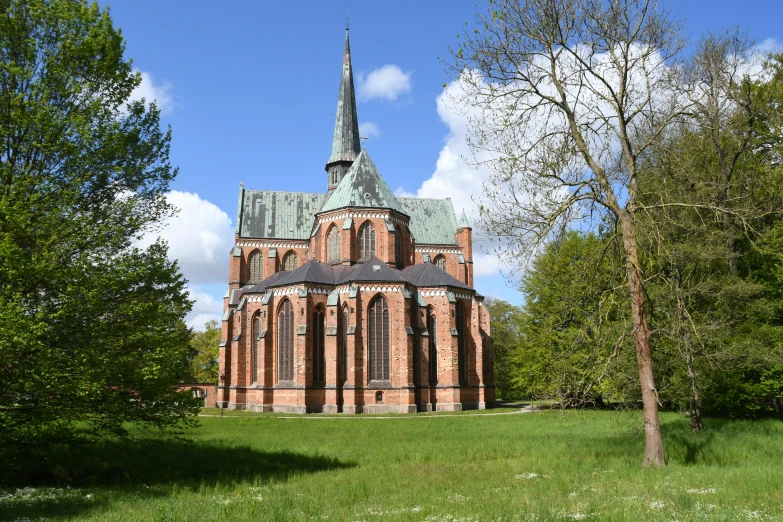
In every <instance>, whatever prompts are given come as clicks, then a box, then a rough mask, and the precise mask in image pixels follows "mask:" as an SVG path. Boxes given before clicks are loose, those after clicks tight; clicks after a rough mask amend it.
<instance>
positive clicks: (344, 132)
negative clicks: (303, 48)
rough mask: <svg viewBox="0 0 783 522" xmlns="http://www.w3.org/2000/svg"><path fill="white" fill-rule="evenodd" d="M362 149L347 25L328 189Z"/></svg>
mask: <svg viewBox="0 0 783 522" xmlns="http://www.w3.org/2000/svg"><path fill="white" fill-rule="evenodd" d="M361 150H362V147H361V144H360V143H359V118H358V116H357V115H356V95H355V94H354V89H353V69H352V67H351V46H350V43H349V42H348V29H347V28H346V29H345V53H344V54H343V73H342V77H341V79H340V94H339V96H338V97H337V113H336V114H335V122H334V138H333V140H332V154H331V155H330V156H329V161H328V162H327V163H326V172H327V176H328V180H327V183H328V187H329V190H330V191H331V190H333V189H334V188H335V187H336V186H337V184H338V183H339V182H340V180H341V179H342V177H343V176H344V175H345V173H346V172H347V171H348V169H349V168H351V164H352V163H353V160H355V159H356V156H358V155H359V152H361Z"/></svg>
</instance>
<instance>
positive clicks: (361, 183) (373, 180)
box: [321, 150, 405, 213]
mask: <svg viewBox="0 0 783 522" xmlns="http://www.w3.org/2000/svg"><path fill="white" fill-rule="evenodd" d="M344 207H372V208H389V209H392V210H396V211H398V212H403V213H405V212H404V211H403V210H402V208H401V207H400V204H399V203H398V202H397V198H396V197H395V196H394V192H392V190H391V189H390V188H389V185H387V184H386V182H385V181H384V180H383V177H382V176H381V174H380V173H379V172H378V169H377V168H376V167H375V164H374V163H373V162H372V160H371V159H370V156H369V154H367V151H366V150H362V151H361V152H360V153H359V156H358V157H357V158H356V161H354V162H353V165H351V168H350V169H348V172H347V173H346V174H345V176H344V177H343V179H342V180H341V181H340V183H339V184H338V185H337V188H336V189H335V190H334V192H332V194H331V195H330V196H329V199H328V200H327V201H326V203H325V204H324V206H323V208H322V209H321V212H328V211H330V210H336V209H338V208H344Z"/></svg>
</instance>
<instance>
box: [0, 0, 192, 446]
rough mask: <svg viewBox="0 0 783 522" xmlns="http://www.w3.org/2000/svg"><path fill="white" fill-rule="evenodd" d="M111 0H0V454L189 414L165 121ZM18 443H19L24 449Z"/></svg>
mask: <svg viewBox="0 0 783 522" xmlns="http://www.w3.org/2000/svg"><path fill="white" fill-rule="evenodd" d="M124 50H125V44H124V41H123V38H122V35H121V34H120V32H119V30H117V29H115V28H114V27H113V25H112V20H111V18H110V17H109V12H108V10H101V9H100V8H99V7H98V5H97V4H95V3H93V4H88V3H87V2H86V1H79V0H3V1H0V325H2V327H1V328H0V361H2V363H0V451H2V452H3V453H5V454H6V456H9V455H10V454H13V455H16V456H17V457H20V456H21V455H23V454H24V451H25V450H31V449H34V448H35V447H36V445H38V444H41V443H42V442H41V441H42V440H51V439H53V438H56V439H57V440H58V441H68V440H72V439H74V438H79V437H82V436H88V435H98V434H112V435H115V436H121V437H126V436H128V435H129V433H128V431H127V429H126V423H127V422H136V423H142V424H144V425H146V426H148V427H157V428H160V429H167V428H174V427H176V426H182V425H183V424H187V423H192V422H195V421H194V420H193V414H194V413H195V411H196V408H197V404H196V402H195V401H193V400H191V399H190V398H188V397H187V394H178V393H176V392H175V391H174V388H173V387H172V385H173V384H175V383H176V382H177V381H178V379H179V377H180V376H181V375H183V373H185V371H186V368H187V354H188V349H189V348H188V347H189V341H190V332H189V330H188V328H187V327H186V325H185V324H184V322H183V318H184V316H185V314H186V313H187V312H188V311H189V309H190V306H191V303H190V301H189V299H188V297H187V293H186V289H185V281H184V280H183V278H182V276H181V275H180V273H179V270H178V268H177V265H176V263H172V262H169V261H168V260H167V259H166V246H165V245H163V244H161V243H155V244H153V245H151V246H150V247H149V248H147V249H144V250H142V249H138V248H134V247H133V244H134V241H135V240H136V238H139V237H140V236H141V235H142V234H144V233H146V232H148V231H151V230H153V229H154V228H155V226H156V225H157V224H158V223H160V222H161V220H162V219H163V218H164V217H166V216H169V215H171V213H172V209H171V208H170V207H169V206H168V205H167V204H166V202H165V198H164V196H165V192H166V191H167V189H168V187H169V183H170V182H171V180H173V179H174V177H175V175H176V172H177V171H176V169H173V168H172V167H171V165H170V163H169V144H170V140H171V130H170V129H169V130H168V131H163V130H161V126H160V117H159V116H160V113H159V110H158V109H157V108H156V107H155V105H154V104H150V105H149V106H148V107H147V106H145V104H144V103H143V101H129V99H130V96H131V93H132V91H133V90H134V88H136V87H137V86H138V85H139V84H140V82H141V78H140V75H139V74H138V73H134V72H133V69H132V65H131V62H130V61H129V60H126V59H125V58H124V56H123V54H124ZM20 451H21V452H22V453H20Z"/></svg>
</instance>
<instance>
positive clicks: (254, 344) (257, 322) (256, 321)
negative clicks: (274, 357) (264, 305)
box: [250, 315, 261, 382]
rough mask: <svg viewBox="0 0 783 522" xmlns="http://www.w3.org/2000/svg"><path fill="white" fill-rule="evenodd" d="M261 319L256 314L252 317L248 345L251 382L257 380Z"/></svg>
mask: <svg viewBox="0 0 783 522" xmlns="http://www.w3.org/2000/svg"><path fill="white" fill-rule="evenodd" d="M260 335H261V319H260V318H259V317H258V315H256V316H255V318H253V338H252V339H251V342H250V346H251V350H252V353H251V354H250V355H251V360H252V362H253V382H258V348H259V345H260V344H261V339H260V337H259V336H260Z"/></svg>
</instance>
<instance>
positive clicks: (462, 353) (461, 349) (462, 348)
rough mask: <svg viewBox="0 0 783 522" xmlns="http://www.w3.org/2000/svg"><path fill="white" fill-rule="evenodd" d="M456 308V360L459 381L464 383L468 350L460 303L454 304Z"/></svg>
mask: <svg viewBox="0 0 783 522" xmlns="http://www.w3.org/2000/svg"><path fill="white" fill-rule="evenodd" d="M454 307H455V308H456V309H457V314H456V315H457V317H456V321H457V362H458V365H459V383H460V384H462V385H465V384H467V383H468V350H467V346H466V345H465V342H466V341H467V339H465V314H464V313H463V311H462V304H461V303H457V304H456V305H455V306H454Z"/></svg>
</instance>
